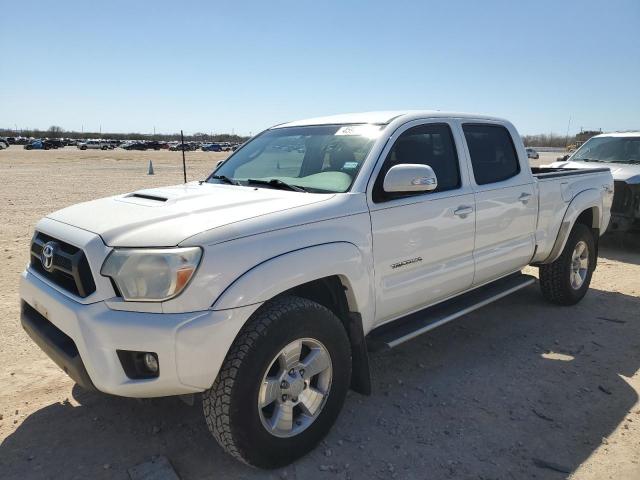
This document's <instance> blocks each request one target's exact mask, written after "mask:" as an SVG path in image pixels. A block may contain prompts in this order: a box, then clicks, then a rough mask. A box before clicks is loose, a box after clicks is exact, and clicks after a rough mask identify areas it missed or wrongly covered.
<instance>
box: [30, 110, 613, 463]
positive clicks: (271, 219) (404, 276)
mask: <svg viewBox="0 0 640 480" xmlns="http://www.w3.org/2000/svg"><path fill="white" fill-rule="evenodd" d="M612 194H613V179H612V177H611V173H610V172H609V170H608V169H590V170H566V169H553V168H545V169H535V168H534V169H533V172H532V169H531V168H530V167H529V163H528V160H527V153H526V151H525V148H524V146H523V144H522V142H521V140H520V137H519V135H518V133H517V131H516V129H515V128H514V127H513V125H511V123H509V122H507V121H505V120H501V119H498V118H492V117H486V116H480V115H468V114H458V113H444V112H433V111H424V112H375V113H362V114H350V115H339V116H332V117H325V118H315V119H311V120H305V121H298V122H292V123H288V124H284V125H278V126H276V127H273V128H271V129H268V130H266V131H264V132H262V133H261V134H259V135H257V136H255V137H254V138H253V139H251V140H250V141H249V142H247V143H245V144H244V145H242V146H241V147H240V148H239V149H238V150H237V151H236V152H235V153H233V154H232V155H231V156H230V157H229V158H228V159H227V160H226V161H224V162H223V163H221V164H219V165H218V166H217V168H216V169H215V171H214V172H213V174H211V176H209V178H207V179H206V180H203V181H200V182H191V183H187V184H184V185H176V186H172V187H166V188H155V189H148V190H141V191H137V192H133V193H128V194H125V195H118V196H115V197H110V198H105V199H100V200H94V201H91V202H87V203H82V204H78V205H74V206H71V207H68V208H65V209H63V210H60V211H58V212H55V213H52V214H50V215H48V216H47V217H45V218H43V219H42V220H41V221H40V222H38V224H37V225H36V228H35V233H34V236H33V240H32V243H31V262H30V264H29V265H28V267H27V269H26V270H25V271H24V273H23V274H22V278H21V285H20V296H21V302H22V314H21V319H22V324H23V326H24V328H25V330H26V331H27V332H28V333H29V335H30V336H31V337H32V338H33V340H34V341H35V343H37V344H38V345H39V346H40V347H41V348H42V349H43V350H44V351H45V352H46V353H47V354H48V355H49V356H50V357H51V358H52V359H53V360H54V361H55V362H56V363H57V364H58V365H59V366H60V367H61V368H63V369H64V371H65V372H67V373H68V374H69V375H70V376H71V378H73V379H74V380H75V381H76V382H77V383H78V384H79V385H81V386H83V387H86V388H93V389H97V390H99V391H102V392H106V393H110V394H114V395H121V396H126V397H154V396H165V395H185V394H194V393H198V392H202V398H203V405H204V415H205V418H206V421H207V423H208V425H209V428H210V430H211V432H212V434H213V435H214V437H215V438H216V439H217V440H218V442H219V443H220V445H221V446H222V447H223V448H224V449H225V450H226V451H227V452H228V453H230V454H231V455H233V456H234V457H236V458H238V459H240V460H242V461H244V462H246V463H249V464H251V465H254V466H258V467H265V468H269V467H276V466H280V465H284V464H286V463H288V462H291V461H293V460H295V459H296V458H298V457H300V456H302V455H303V454H305V453H306V452H308V451H309V450H310V449H312V448H313V447H314V446H315V445H316V444H317V442H318V441H319V440H320V439H321V438H322V437H323V436H324V435H325V434H326V433H327V432H328V430H329V429H330V428H331V425H332V424H333V423H334V421H335V420H336V417H337V416H338V413H339V412H340V409H341V407H342V404H343V402H344V399H345V395H346V393H347V390H348V389H349V388H352V389H354V390H356V391H358V392H361V393H364V394H366V393H369V392H370V388H371V386H370V377H369V367H368V365H369V364H368V348H367V347H369V349H375V348H392V347H395V346H397V345H399V344H401V343H402V342H404V341H407V340H409V339H411V338H414V337H415V336H417V335H419V334H421V333H424V332H427V331H429V330H431V329H433V328H435V327H437V326H439V325H442V324H443V323H445V322H447V321H450V320H452V319H454V318H457V317H459V316H461V315H463V314H465V313H467V312H469V311H471V310H473V309H475V308H478V307H481V306H483V305H486V304H488V303H489V302H491V301H494V300H497V299H499V298H501V297H503V296H505V295H507V294H509V293H512V292H514V291H516V290H518V289H520V288H523V287H525V286H527V285H530V284H531V283H533V282H534V281H535V279H534V277H531V276H528V275H524V274H522V273H521V269H522V268H523V267H525V266H527V265H536V266H539V272H540V286H541V289H542V293H543V295H544V296H545V297H546V298H547V299H548V300H550V301H552V302H555V303H557V304H560V305H571V304H574V303H576V302H577V301H579V300H580V299H581V298H582V297H583V296H584V295H585V293H586V291H587V289H588V287H589V283H590V280H591V275H592V273H593V270H594V268H595V266H596V259H597V248H598V238H599V236H600V235H601V234H602V233H603V232H604V231H605V230H606V228H607V224H608V222H609V217H610V213H609V211H610V206H611V201H612Z"/></svg>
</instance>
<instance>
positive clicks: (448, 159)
mask: <svg viewBox="0 0 640 480" xmlns="http://www.w3.org/2000/svg"><path fill="white" fill-rule="evenodd" d="M401 163H413V164H422V165H429V166H430V167H431V168H432V169H433V171H434V172H435V174H436V177H437V179H438V187H437V188H436V189H435V190H432V191H431V192H414V193H407V194H397V193H387V192H385V191H384V189H383V188H382V184H383V182H384V177H385V175H386V174H387V172H388V171H389V169H390V168H391V167H393V166H394V165H399V164H401ZM459 187H460V168H459V163H458V154H457V152H456V147H455V143H454V141H453V134H452V133H451V129H450V128H449V125H447V124H443V123H429V124H425V125H418V126H416V127H412V128H410V129H408V130H407V131H406V132H404V133H402V135H400V136H399V137H398V139H397V140H396V141H395V143H394V144H393V147H392V148H391V150H390V151H389V154H388V155H387V158H386V159H385V161H384V164H383V165H382V168H381V169H380V173H379V174H378V178H377V179H376V183H375V184H374V187H373V201H374V202H384V201H387V200H391V199H394V198H398V197H406V196H409V195H416V194H418V195H421V194H425V193H432V192H442V191H445V190H453V189H456V188H459Z"/></svg>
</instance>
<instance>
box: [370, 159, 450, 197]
mask: <svg viewBox="0 0 640 480" xmlns="http://www.w3.org/2000/svg"><path fill="white" fill-rule="evenodd" d="M437 187H438V179H437V178H436V174H435V172H434V171H433V169H432V168H431V167H430V166H429V165H421V164H414V163H401V164H399V165H394V166H393V167H391V168H390V169H389V171H388V172H387V174H386V175H385V177H384V183H383V184H382V188H383V189H384V191H385V192H388V193H405V192H406V193H410V192H431V191H433V190H435V189H436V188H437Z"/></svg>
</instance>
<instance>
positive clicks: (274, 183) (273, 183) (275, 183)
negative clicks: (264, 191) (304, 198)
mask: <svg viewBox="0 0 640 480" xmlns="http://www.w3.org/2000/svg"><path fill="white" fill-rule="evenodd" d="M247 184H249V185H251V184H254V185H268V186H270V187H273V188H279V189H280V190H293V191H294V192H306V191H307V189H306V188H303V187H299V186H298V185H291V184H290V183H287V182H283V181H282V180H280V179H277V178H272V179H271V180H256V179H254V178H247Z"/></svg>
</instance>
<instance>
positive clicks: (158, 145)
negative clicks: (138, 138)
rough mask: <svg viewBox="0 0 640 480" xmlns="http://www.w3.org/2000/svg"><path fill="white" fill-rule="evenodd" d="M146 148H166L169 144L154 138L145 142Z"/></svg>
mask: <svg viewBox="0 0 640 480" xmlns="http://www.w3.org/2000/svg"><path fill="white" fill-rule="evenodd" d="M145 144H146V147H147V149H152V150H168V149H169V144H168V143H167V142H159V141H156V140H151V141H148V142H145Z"/></svg>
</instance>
